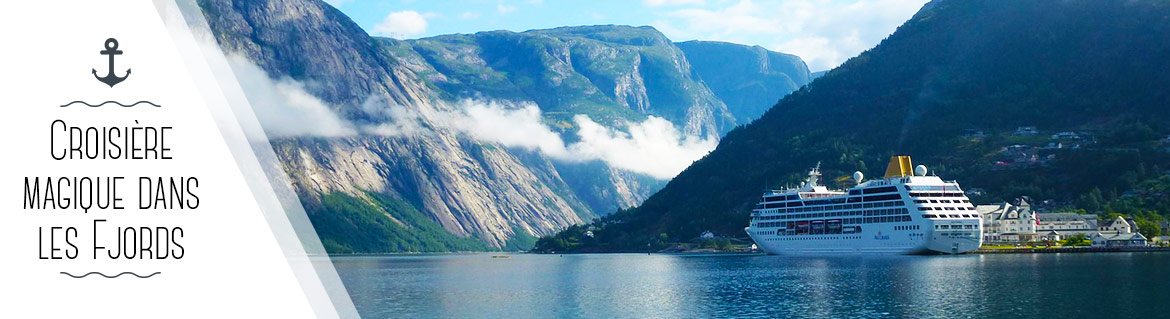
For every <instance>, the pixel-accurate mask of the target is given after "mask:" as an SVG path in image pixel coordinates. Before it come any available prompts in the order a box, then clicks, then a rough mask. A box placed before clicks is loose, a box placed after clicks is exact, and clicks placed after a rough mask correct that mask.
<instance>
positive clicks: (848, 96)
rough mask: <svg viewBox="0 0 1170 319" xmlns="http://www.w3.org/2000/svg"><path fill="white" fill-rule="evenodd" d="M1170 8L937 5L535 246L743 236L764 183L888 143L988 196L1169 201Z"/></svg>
mask: <svg viewBox="0 0 1170 319" xmlns="http://www.w3.org/2000/svg"><path fill="white" fill-rule="evenodd" d="M1168 17H1170V3H1168V2H1165V1H1058V0H1051V1H991V0H964V1H955V0H936V1H933V2H930V3H928V4H926V5H925V6H924V7H923V8H922V9H921V10H920V11H919V12H918V13H917V14H916V15H915V16H914V17H913V18H911V19H910V20H909V21H907V22H906V23H905V24H903V25H902V26H901V27H899V28H898V29H897V31H896V32H895V33H894V34H892V35H891V36H890V37H888V38H887V39H885V40H884V41H882V42H881V44H879V45H878V46H877V47H875V48H873V49H871V50H868V51H866V52H864V53H862V54H861V55H859V56H857V57H854V58H852V59H850V60H848V61H847V62H845V63H844V64H843V65H841V66H840V67H838V68H836V69H833V70H831V71H829V72H827V73H825V74H824V75H823V76H821V77H819V78H817V79H816V80H814V81H813V82H812V83H810V84H809V85H807V86H804V87H803V88H801V89H800V90H798V91H796V92H794V93H792V94H791V95H788V96H787V97H785V98H784V99H783V100H781V101H780V102H779V103H777V104H776V105H775V106H773V107H771V109H769V110H768V111H767V112H766V113H764V115H763V116H761V117H760V118H759V119H758V120H756V121H754V122H752V123H750V124H748V125H746V126H744V127H742V128H737V129H735V130H732V131H731V132H729V133H728V134H727V135H726V136H725V138H723V139H722V140H721V141H720V143H719V146H718V147H717V148H716V149H715V151H713V152H712V153H710V154H708V155H707V156H706V157H704V158H703V159H701V160H699V161H698V162H696V163H695V164H694V165H692V166H690V167H689V168H687V169H686V170H685V171H684V172H682V173H681V174H679V176H677V177H676V178H674V179H672V180H671V181H670V183H669V184H668V185H667V186H666V187H664V188H663V189H662V190H661V191H659V192H657V193H656V194H654V195H653V196H651V197H650V198H649V199H647V200H646V201H645V202H644V203H643V204H642V205H640V206H639V207H637V208H634V209H630V210H625V211H622V212H619V213H618V214H615V215H611V216H608V217H606V218H603V219H602V220H600V221H598V222H596V223H593V224H591V225H583V226H575V227H572V228H570V229H568V230H566V231H564V232H562V233H560V234H558V235H557V236H553V237H548V238H545V239H543V240H542V241H541V243H540V244H539V245H538V246H539V247H540V248H541V249H543V250H555V251H644V250H645V249H646V247H647V244H651V245H652V246H654V247H658V248H661V247H663V246H664V245H666V244H667V243H669V242H680V241H687V240H689V239H692V238H695V237H697V236H698V235H699V234H700V233H702V232H703V231H707V230H710V231H712V232H715V233H716V234H719V235H721V236H732V237H743V235H744V234H743V228H744V227H745V226H747V224H748V222H749V218H748V217H749V213H750V210H751V207H752V206H753V205H754V204H755V203H756V202H757V201H758V199H759V198H758V197H759V196H760V194H761V193H762V192H763V190H765V189H767V188H780V187H782V186H784V185H797V184H798V183H799V180H800V178H801V177H802V175H803V173H805V170H806V169H807V168H809V167H811V166H813V165H815V164H816V163H818V162H823V167H822V168H823V171H824V172H825V177H826V180H828V181H829V182H830V183H832V184H833V185H834V186H835V187H847V186H848V184H847V183H848V182H834V181H833V180H834V179H836V177H837V176H848V175H849V174H851V173H852V172H853V171H855V170H858V171H862V172H864V173H865V174H866V175H867V176H880V175H881V173H882V172H883V171H882V169H883V168H884V167H885V163H886V160H887V159H888V158H889V156H890V155H893V154H909V155H912V156H913V159H914V161H915V163H916V164H925V165H927V166H929V167H930V168H931V169H932V173H936V174H938V175H940V176H943V178H945V179H948V180H949V179H957V180H958V181H960V182H961V183H962V185H963V186H964V187H965V188H966V189H968V190H972V189H978V190H981V192H980V193H981V194H982V195H978V196H974V197H973V199H974V200H976V201H980V202H991V201H1000V200H1011V199H1013V198H1015V197H1017V196H1029V197H1030V198H1033V199H1035V200H1037V201H1038V203H1043V205H1046V206H1047V207H1049V208H1051V209H1071V210H1084V211H1088V212H1090V213H1094V212H1096V213H1102V214H1104V213H1114V212H1116V213H1127V214H1146V213H1150V212H1154V213H1159V214H1168V213H1170V211H1167V210H1166V209H1165V206H1164V205H1162V206H1159V205H1160V204H1159V203H1162V204H1164V203H1165V202H1166V197H1165V196H1166V195H1165V193H1164V192H1163V191H1161V189H1162V188H1165V186H1164V185H1165V181H1164V180H1165V179H1166V178H1165V177H1162V176H1166V174H1168V173H1167V172H1166V169H1167V168H1170V154H1168V151H1170V147H1168V146H1167V143H1170V138H1167V137H1166V136H1167V134H1170V126H1167V124H1170V123H1168V120H1170V91H1167V90H1166V84H1167V83H1170V60H1167V59H1165V57H1166V56H1167V54H1170V41H1167V40H1166V39H1170V18H1168ZM778 18H779V17H778ZM718 91H719V90H716V92H718ZM1020 127H1025V128H1027V127H1031V128H1033V129H1034V130H1033V131H1038V132H1039V133H1038V134H1037V133H1036V132H1031V133H1029V130H1028V129H1020ZM1017 130H1020V131H1022V133H1017ZM1158 185H1163V186H1158ZM585 229H591V230H592V232H591V234H593V235H595V236H593V237H588V238H586V237H584V236H581V235H580V234H581V233H583V232H584V230H585Z"/></svg>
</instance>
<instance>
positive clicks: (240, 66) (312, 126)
mask: <svg viewBox="0 0 1170 319" xmlns="http://www.w3.org/2000/svg"><path fill="white" fill-rule="evenodd" d="M228 64H229V65H231V68H232V71H233V73H235V75H236V80H238V81H239V82H240V87H241V88H242V89H243V90H244V92H246V93H247V97H248V102H249V103H250V104H252V110H253V111H254V112H256V116H257V118H258V120H259V121H260V125H261V126H263V127H264V132H266V133H268V135H269V136H272V137H294V136H322V137H341V136H351V135H354V134H357V131H356V130H355V129H354V127H353V125H352V124H351V123H349V122H348V121H345V120H342V119H341V118H340V117H339V116H337V113H334V112H333V110H332V109H330V108H329V106H328V105H326V104H325V102H323V101H321V99H318V98H317V97H316V96H314V95H312V94H310V93H309V92H307V91H305V84H304V83H301V82H299V81H296V80H293V79H290V78H281V79H273V78H270V77H268V73H267V72H264V70H263V69H261V68H260V67H259V66H257V65H255V64H253V63H252V62H251V61H248V59H247V58H244V57H241V56H238V55H230V56H228Z"/></svg>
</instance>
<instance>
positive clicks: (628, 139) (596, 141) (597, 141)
mask: <svg viewBox="0 0 1170 319" xmlns="http://www.w3.org/2000/svg"><path fill="white" fill-rule="evenodd" d="M573 121H574V122H575V123H576V124H577V126H578V127H580V130H579V131H578V132H577V135H578V136H579V137H580V138H581V140H580V142H577V143H574V144H573V145H570V146H569V153H570V154H571V156H573V157H575V158H586V159H600V160H602V161H605V162H606V163H608V164H609V165H610V166H613V167H617V168H622V169H626V170H630V171H634V172H639V173H645V174H647V175H650V176H653V177H655V178H658V179H670V178H673V177H674V176H676V175H678V173H680V172H682V171H683V170H684V169H686V168H687V167H688V166H690V165H691V164H692V163H694V162H695V161H696V160H698V159H699V158H702V157H703V156H704V155H707V153H710V152H711V150H714V149H715V146H717V145H718V144H719V140H718V139H717V138H715V137H708V138H698V137H696V136H684V135H683V134H682V133H681V132H680V131H679V130H678V129H677V128H675V127H674V125H673V124H671V123H670V121H667V120H665V119H663V118H660V117H655V116H651V117H649V118H648V119H646V120H645V121H643V122H641V123H631V124H630V125H629V126H628V127H627V130H628V131H629V132H622V131H619V130H616V129H612V128H608V127H604V126H602V125H601V124H598V123H597V122H594V121H593V120H590V119H589V117H587V116H584V115H577V116H575V117H574V118H573Z"/></svg>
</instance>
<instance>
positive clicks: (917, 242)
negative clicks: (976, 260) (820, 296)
mask: <svg viewBox="0 0 1170 319" xmlns="http://www.w3.org/2000/svg"><path fill="white" fill-rule="evenodd" d="M970 222H976V223H977V222H978V221H974V220H972V221H969V222H968V223H970ZM873 228H875V229H873V230H872V231H871V230H863V231H862V232H860V233H857V234H849V235H845V234H834V235H799V236H776V235H756V234H752V232H751V230H750V228H749V229H748V235H750V236H751V237H752V240H754V241H755V242H756V244H757V246H758V247H759V248H760V250H762V251H764V252H765V253H768V254H772V255H850V254H905V255H931V254H962V253H968V252H972V251H975V250H977V249H979V246H980V245H982V240H981V235H980V232H979V231H978V230H957V231H946V232H943V231H941V230H940V231H937V232H936V231H934V226H933V224H929V226H928V227H920V229H929V230H926V231H910V230H894V229H893V228H894V227H873Z"/></svg>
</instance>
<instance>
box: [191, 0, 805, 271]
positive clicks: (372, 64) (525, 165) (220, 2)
mask: <svg viewBox="0 0 1170 319" xmlns="http://www.w3.org/2000/svg"><path fill="white" fill-rule="evenodd" d="M199 3H200V6H201V8H202V9H203V11H204V14H205V16H206V17H207V19H208V22H209V24H210V26H211V28H212V30H213V32H214V33H215V34H216V38H217V41H218V42H219V45H220V47H221V48H222V49H223V50H224V51H225V53H228V54H231V55H240V56H243V57H246V58H247V59H248V60H250V61H251V62H252V63H254V64H255V65H257V66H258V67H259V68H261V69H263V70H264V71H265V72H266V73H267V75H268V76H270V77H271V78H274V79H277V78H288V79H293V80H296V81H300V82H302V83H306V84H305V85H304V89H305V90H306V91H308V92H309V93H311V94H312V95H313V96H314V97H316V98H319V99H320V100H321V101H322V102H323V103H324V104H326V105H327V106H328V107H329V108H330V109H331V110H332V111H334V112H335V113H336V114H338V116H339V117H341V119H342V120H344V121H347V122H351V123H358V124H361V125H365V124H370V125H377V124H380V123H384V122H388V121H396V120H402V119H401V118H398V117H401V115H402V112H397V113H396V112H392V111H391V110H392V109H393V108H396V107H397V108H404V109H405V110H406V112H407V113H410V114H414V116H413V117H411V118H410V120H411V121H418V123H416V124H417V125H418V126H419V127H422V128H424V129H423V130H422V133H411V134H367V133H366V132H359V133H358V134H354V135H349V136H340V137H319V136H289V137H280V136H277V137H274V138H273V146H274V148H275V149H276V152H277V154H278V155H279V156H280V157H281V158H282V159H283V161H284V162H285V165H286V167H285V169H286V171H287V172H288V174H289V175H290V177H291V178H292V180H293V181H294V184H295V185H294V186H295V187H296V189H297V191H298V193H299V194H300V195H301V198H302V201H303V202H304V204H305V206H306V208H307V209H308V211H309V213H310V219H311V220H312V221H313V222H314V226H315V227H316V228H317V229H318V232H319V233H320V234H321V236H322V240H323V242H325V243H326V245H327V248H328V249H329V250H330V251H334V252H386V251H446V250H467V249H491V248H501V247H517V248H522V247H523V246H525V243H524V242H523V241H525V240H528V242H527V245H529V246H530V245H531V240H532V239H531V238H532V236H533V235H535V236H541V235H548V234H552V233H553V232H555V231H557V230H559V229H563V228H564V227H567V226H569V225H572V224H579V223H581V222H583V221H587V220H589V219H591V218H593V217H594V216H597V215H603V214H608V213H611V212H613V211H614V210H616V209H618V208H624V207H632V206H634V205H637V204H639V203H640V202H641V201H642V200H644V199H645V198H646V197H648V196H649V194H651V193H652V192H653V191H655V190H657V189H658V188H659V187H661V185H662V184H663V183H664V181H661V180H658V179H655V178H651V177H649V176H647V175H645V174H640V173H634V172H630V171H626V170H621V169H616V168H613V167H611V166H609V165H607V164H605V163H604V162H598V161H587V162H564V161H558V160H552V159H550V158H549V157H548V156H546V155H544V154H542V153H540V152H537V151H533V150H528V149H522V148H508V147H504V146H502V145H499V144H496V143H491V142H484V141H481V140H477V139H475V138H472V137H469V136H468V135H467V134H462V133H461V132H459V131H458V130H454V129H451V128H449V125H443V122H444V121H446V120H447V119H444V118H442V117H443V116H444V114H450V112H454V111H457V110H455V109H453V106H452V105H453V103H451V102H452V101H457V100H460V99H495V100H506V101H515V102H531V103H534V104H535V105H538V106H539V107H540V109H541V111H542V115H543V116H544V118H545V121H546V122H547V123H548V124H549V126H550V127H553V128H556V129H557V130H559V131H560V132H561V133H562V135H563V137H565V138H566V139H572V137H573V135H572V134H568V132H572V131H573V130H574V129H576V128H575V127H574V123H573V122H572V121H571V120H570V119H571V118H572V117H574V116H576V115H580V114H583V115H587V116H589V118H591V119H593V120H595V121H597V122H598V123H601V124H603V125H607V126H611V127H621V125H622V123H626V122H637V121H641V120H644V119H645V118H646V117H648V116H657V117H661V118H665V119H667V120H669V121H671V122H672V123H674V124H675V125H676V126H678V127H681V128H683V130H684V131H685V132H687V133H690V134H693V135H716V136H718V135H721V134H722V133H724V132H726V131H727V130H729V129H731V128H733V127H734V126H735V125H736V124H737V123H739V122H738V121H739V120H737V119H748V118H751V117H752V115H750V114H746V115H745V114H736V113H735V112H734V111H733V110H731V109H729V108H728V106H727V104H725V103H724V102H723V100H721V99H720V98H719V97H718V96H717V95H716V93H715V92H714V91H713V90H712V89H711V88H710V87H709V86H708V84H707V83H706V82H704V79H703V77H702V74H701V73H700V72H696V70H694V69H692V66H691V62H690V60H689V59H688V57H687V55H686V54H685V53H684V51H683V50H681V49H679V47H677V46H675V45H674V44H673V43H672V42H670V41H669V40H668V39H667V38H666V37H664V36H662V35H661V34H660V33H658V32H657V31H656V30H653V29H652V28H648V27H640V28H634V27H619V26H598V27H577V28H558V29H551V30H537V31H528V32H522V33H515V32H507V31H493V32H481V33H477V34H473V35H448V36H440V37H435V38H427V39H420V40H408V41H400V40H394V39H386V38H374V37H370V36H369V35H367V34H366V33H365V32H364V31H363V30H361V28H360V27H358V26H357V25H356V24H354V23H353V22H352V21H350V20H349V19H348V18H347V17H345V16H344V15H343V14H342V13H341V12H339V11H337V10H336V9H334V8H332V7H331V6H329V5H327V4H325V3H323V2H320V1H310V0H293V1H275V0H274V1H229V0H200V1H199ZM744 48H747V47H744ZM801 65H803V64H801ZM794 70H795V69H794ZM712 72H716V71H712ZM716 73H717V72H716ZM716 73H710V74H716ZM807 73H808V71H807V69H804V70H796V71H794V74H792V75H791V77H792V78H795V80H791V81H790V82H791V83H797V84H796V85H800V84H803V83H800V81H806V80H807ZM710 76H712V77H717V76H716V75H710ZM770 76H771V75H770ZM791 83H789V82H784V85H788V84H791ZM764 86H767V85H764ZM791 90H792V88H787V87H784V88H781V89H776V90H774V89H772V88H768V89H766V90H764V91H766V92H768V93H766V94H780V96H782V95H783V94H786V93H787V92H788V91H791ZM729 92H730V91H729ZM780 96H776V97H774V98H779V97H780ZM249 98H250V99H251V98H252V96H251V95H250V96H249ZM371 101H374V102H373V103H371ZM255 103H256V101H253V104H255ZM737 103H738V102H737ZM737 105H739V104H737ZM261 116H263V115H261ZM267 129H269V128H267V127H266V130H267ZM467 238H470V239H474V240H473V241H471V242H468V241H467V240H466V239H467ZM476 242H482V243H484V245H482V246H479V245H477V244H476Z"/></svg>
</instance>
